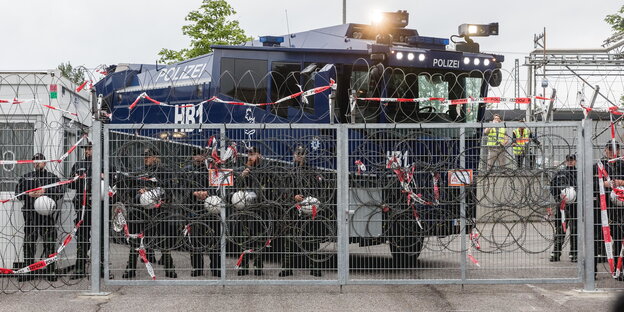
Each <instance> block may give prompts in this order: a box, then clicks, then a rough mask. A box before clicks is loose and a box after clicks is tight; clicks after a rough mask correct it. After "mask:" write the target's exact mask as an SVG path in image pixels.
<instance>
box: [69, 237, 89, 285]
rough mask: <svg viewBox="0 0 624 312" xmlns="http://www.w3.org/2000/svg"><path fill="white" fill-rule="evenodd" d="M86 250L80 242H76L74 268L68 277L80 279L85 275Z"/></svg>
mask: <svg viewBox="0 0 624 312" xmlns="http://www.w3.org/2000/svg"><path fill="white" fill-rule="evenodd" d="M86 267H87V250H86V248H85V246H83V244H82V243H78V248H77V250H76V265H75V269H74V274H73V275H72V276H71V277H70V279H72V280H75V279H80V278H83V277H86V276H87V268H86Z"/></svg>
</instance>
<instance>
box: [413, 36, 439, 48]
mask: <svg viewBox="0 0 624 312" xmlns="http://www.w3.org/2000/svg"><path fill="white" fill-rule="evenodd" d="M407 43H408V44H411V45H419V44H427V45H443V46H446V45H448V44H449V40H448V39H446V38H436V37H425V36H413V37H409V38H407Z"/></svg>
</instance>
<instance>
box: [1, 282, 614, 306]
mask: <svg viewBox="0 0 624 312" xmlns="http://www.w3.org/2000/svg"><path fill="white" fill-rule="evenodd" d="M579 288H580V285H568V284H560V285H530V284H524V285H504V286H501V285H477V286H474V285H471V286H468V285H466V286H463V287H462V286H461V285H437V286H434V285H418V286H376V285H371V286H361V285H358V286H351V285H349V286H343V287H342V290H341V289H340V287H338V286H225V287H222V286H203V287H195V286H193V287H185V286H175V287H172V286H167V287H159V286H148V287H130V286H119V287H106V288H105V291H108V292H110V294H108V295H105V296H88V295H84V294H82V293H80V292H76V291H34V292H28V293H15V294H2V295H0V302H1V304H0V311H127V310H133V311H506V312H511V311H548V312H553V311H568V312H569V311H596V312H597V311H610V310H611V307H612V305H613V302H614V301H615V300H616V298H617V296H619V295H622V296H624V293H618V292H615V291H611V292H582V291H579V290H578V289H579Z"/></svg>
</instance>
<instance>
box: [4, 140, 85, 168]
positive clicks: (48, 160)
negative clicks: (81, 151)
mask: <svg viewBox="0 0 624 312" xmlns="http://www.w3.org/2000/svg"><path fill="white" fill-rule="evenodd" d="M84 139H87V140H88V137H87V136H83V137H82V138H80V140H78V142H76V144H74V145H72V147H70V148H69V150H67V152H65V154H63V156H61V158H59V159H43V160H0V165H20V164H37V163H54V162H57V163H61V162H63V161H64V160H65V159H66V158H67V157H69V155H70V154H71V153H72V152H73V151H74V150H75V149H76V148H77V147H78V145H80V143H81V142H82V140H84Z"/></svg>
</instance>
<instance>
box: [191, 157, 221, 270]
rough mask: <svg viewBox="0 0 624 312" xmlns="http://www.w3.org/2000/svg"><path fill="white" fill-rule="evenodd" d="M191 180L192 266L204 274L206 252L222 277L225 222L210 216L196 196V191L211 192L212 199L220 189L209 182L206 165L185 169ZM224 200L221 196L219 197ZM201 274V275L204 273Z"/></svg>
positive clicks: (194, 165)
mask: <svg viewBox="0 0 624 312" xmlns="http://www.w3.org/2000/svg"><path fill="white" fill-rule="evenodd" d="M184 171H185V172H186V175H185V179H187V187H186V190H187V191H188V194H187V195H186V198H187V205H189V208H190V209H189V211H188V217H189V219H190V220H191V246H190V248H191V266H192V267H193V271H194V273H193V274H194V276H197V275H203V269H204V253H207V254H208V257H209V258H210V269H211V271H212V275H213V276H221V272H220V268H221V254H220V250H221V248H219V247H220V246H221V240H220V238H221V219H220V216H219V215H214V214H209V213H208V212H207V211H206V209H205V208H204V202H203V201H200V200H197V198H195V196H193V192H195V191H207V192H208V196H219V194H217V190H216V187H210V185H209V183H208V180H209V179H208V174H209V172H208V169H207V168H206V166H205V165H203V164H202V165H198V164H195V163H194V164H191V165H189V166H187V167H185V168H184ZM219 197H221V196H219ZM200 272H201V273H200Z"/></svg>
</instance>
